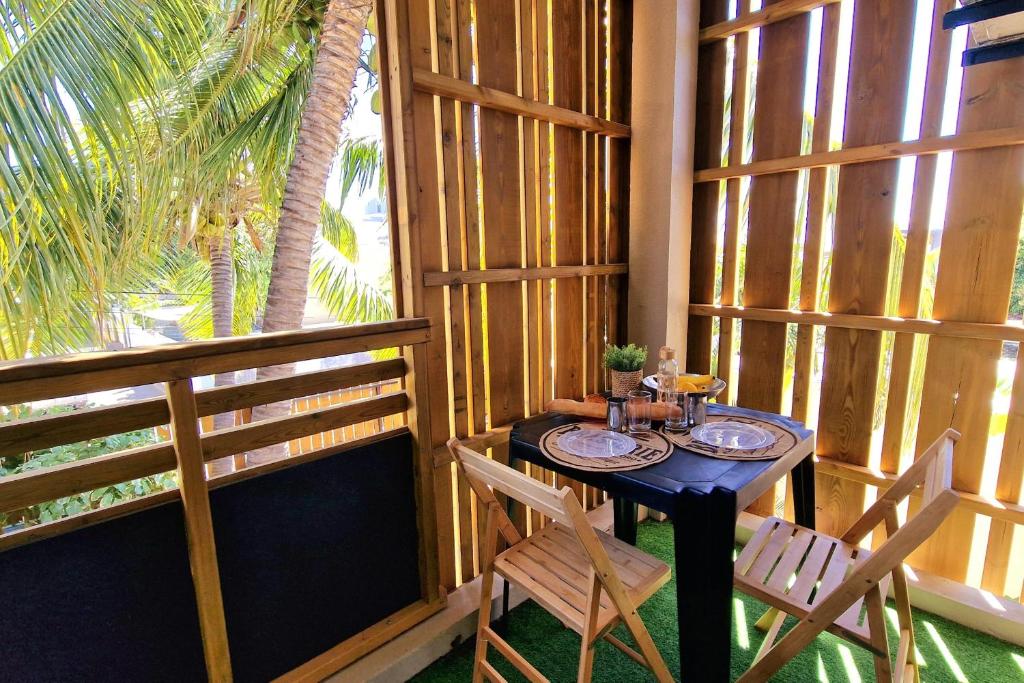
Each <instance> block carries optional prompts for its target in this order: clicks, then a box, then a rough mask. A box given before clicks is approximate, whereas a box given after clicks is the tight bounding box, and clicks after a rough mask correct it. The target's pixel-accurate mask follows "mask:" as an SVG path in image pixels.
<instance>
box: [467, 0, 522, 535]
mask: <svg viewBox="0 0 1024 683" xmlns="http://www.w3.org/2000/svg"><path fill="white" fill-rule="evenodd" d="M476 20H477V23H476V29H477V40H478V44H479V45H483V46H486V49H481V50H479V51H478V55H477V59H478V78H479V82H480V85H483V86H486V87H490V88H495V89H497V90H501V91H504V92H516V91H517V88H518V87H519V74H518V63H517V45H518V36H517V33H518V32H517V29H516V27H517V26H518V20H519V18H518V16H517V13H516V4H515V3H514V2H508V1H507V0H476ZM480 173H481V182H482V185H483V188H482V189H483V241H484V252H485V256H486V263H487V267H488V268H516V267H521V266H523V265H524V264H523V261H522V250H523V240H522V221H521V219H522V217H521V215H520V203H519V193H520V182H521V176H520V173H519V120H518V118H517V117H516V116H515V115H513V114H507V113H505V112H500V111H496V110H494V109H489V108H488V109H483V110H481V112H480ZM486 291H487V353H488V366H487V372H488V374H489V380H490V385H491V387H492V390H491V393H490V406H489V408H490V423H491V425H492V426H499V425H506V424H509V423H510V422H514V421H515V420H518V419H520V418H522V417H523V414H524V413H523V405H524V390H525V387H524V384H523V381H524V379H523V378H524V372H523V286H522V285H521V284H520V283H518V282H495V283H490V284H488V285H487V290H486ZM492 456H493V457H494V459H495V460H499V461H501V462H503V463H506V464H507V463H508V444H507V443H506V444H502V445H500V446H496V447H494V448H493V449H492ZM521 511H522V507H521V506H516V512H517V514H519V513H520V512H521ZM521 521H522V520H520V522H521ZM520 526H522V525H520ZM524 529H525V527H524Z"/></svg>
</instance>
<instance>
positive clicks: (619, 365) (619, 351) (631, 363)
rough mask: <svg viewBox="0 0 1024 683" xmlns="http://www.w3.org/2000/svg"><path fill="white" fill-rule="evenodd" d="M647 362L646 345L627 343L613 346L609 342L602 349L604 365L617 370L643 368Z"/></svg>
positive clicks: (624, 370)
mask: <svg viewBox="0 0 1024 683" xmlns="http://www.w3.org/2000/svg"><path fill="white" fill-rule="evenodd" d="M646 362H647V347H646V346H637V345H636V344H629V345H627V346H615V345H614V344H609V345H608V347H607V348H606V349H605V351H604V366H605V367H606V368H608V369H609V370H616V371H618V372H636V371H637V370H643V367H644V364H645V363H646Z"/></svg>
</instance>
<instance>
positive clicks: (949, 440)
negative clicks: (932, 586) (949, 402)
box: [843, 429, 960, 543]
mask: <svg viewBox="0 0 1024 683" xmlns="http://www.w3.org/2000/svg"><path fill="white" fill-rule="evenodd" d="M959 439H960V434H959V432H957V431H956V430H954V429H947V430H946V431H945V432H944V433H943V434H942V435H941V436H940V437H939V438H938V439H936V440H935V441H933V442H932V443H931V445H929V446H928V448H926V449H925V450H924V452H923V453H922V454H921V457H919V458H918V459H917V460H916V461H915V462H914V464H913V465H911V466H910V467H909V468H907V471H906V472H904V473H903V474H902V475H900V477H899V478H898V479H897V480H896V481H894V482H893V484H892V486H890V487H889V488H888V490H886V492H885V493H884V494H882V495H881V496H880V497H879V498H878V500H876V501H875V503H874V504H873V505H872V506H871V507H870V508H868V509H867V511H866V512H865V513H864V514H863V515H862V516H861V518H860V519H858V520H857V521H856V522H855V523H854V524H853V526H851V527H850V529H849V531H847V532H846V534H845V535H844V536H843V540H844V541H846V542H848V543H859V542H860V541H861V539H863V538H864V536H866V535H867V534H868V533H869V532H870V531H871V530H872V529H874V528H875V527H876V526H878V525H879V524H881V523H883V522H884V523H885V524H886V529H887V532H888V534H889V535H890V536H892V535H893V534H894V533H895V532H896V530H897V528H898V526H896V525H895V512H894V511H895V508H896V506H897V505H899V504H900V503H902V502H903V501H904V500H905V499H906V498H907V496H909V495H910V494H912V493H913V492H914V491H915V490H916V489H917V487H918V486H922V503H921V506H920V507H919V508H918V511H917V514H918V515H924V514H931V512H934V511H935V507H934V505H935V503H936V500H937V499H938V498H939V497H940V496H941V495H942V494H943V493H945V492H948V493H950V494H952V495H954V496H955V495H956V492H954V491H953V449H954V447H955V446H956V442H957V441H958V440H959ZM922 542H923V539H922Z"/></svg>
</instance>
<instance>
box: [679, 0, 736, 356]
mask: <svg viewBox="0 0 1024 683" xmlns="http://www.w3.org/2000/svg"><path fill="white" fill-rule="evenodd" d="M728 18H729V14H728V3H727V2H724V1H723V0H702V1H701V4H700V21H701V28H707V27H708V26H712V25H714V24H718V23H720V22H723V21H725V20H726V19H728ZM725 47H726V46H725V43H724V42H723V41H719V42H715V43H708V44H706V45H702V46H701V47H700V50H699V53H698V57H697V109H696V118H695V121H696V134H695V138H694V164H695V165H696V167H697V168H713V167H715V166H720V165H721V163H722V133H723V130H722V122H723V118H722V117H723V115H724V112H725V78H726V73H725V65H726V50H725ZM718 199H719V183H701V184H699V185H696V186H694V188H693V235H692V237H691V239H690V301H693V302H704V303H714V301H713V300H714V296H715V249H716V247H717V243H718ZM687 329H688V330H689V331H688V333H687V337H686V369H687V370H689V371H690V372H701V373H706V372H710V371H711V343H712V342H711V329H712V324H711V318H706V317H702V316H693V315H691V316H690V319H689V321H688V323H687Z"/></svg>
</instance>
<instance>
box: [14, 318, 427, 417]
mask: <svg viewBox="0 0 1024 683" xmlns="http://www.w3.org/2000/svg"><path fill="white" fill-rule="evenodd" d="M398 322H401V323H409V322H415V323H416V325H415V326H414V327H408V328H406V327H405V326H404V325H403V326H397V327H392V324H393V323H398ZM424 325H426V326H424ZM380 326H383V327H380ZM366 328H370V330H369V331H371V333H368V330H367V329H366ZM352 329H354V330H356V331H357V333H351V334H349V333H344V334H338V333H339V332H342V331H345V330H347V328H345V327H335V328H332V329H331V330H330V332H331V333H332V334H333V336H332V335H324V336H326V337H327V338H317V337H319V336H320V335H314V336H313V338H314V339H315V341H306V342H303V343H287V344H275V345H273V346H269V347H262V346H259V345H258V344H257V348H246V347H245V345H240V344H238V342H239V341H247V342H250V343H252V342H254V341H255V340H259V339H260V337H259V336H256V337H251V338H243V339H242V340H235V339H223V340H216V341H214V342H190V343H189V344H185V345H174V346H176V347H178V350H179V351H180V353H178V354H174V353H168V352H167V351H166V350H165V349H164V347H161V346H157V347H153V348H148V349H131V350H128V351H119V352H116V353H113V354H106V353H104V354H91V353H85V354H77V355H75V356H71V357H69V358H67V359H63V360H57V359H55V360H53V361H38V362H37V361H15V362H14V363H13V364H11V365H8V366H4V367H0V397H3V398H2V399H0V400H2V401H3V404H2V405H10V404H15V403H24V402H27V401H38V400H43V399H50V398H57V397H60V396H73V395H76V394H83V393H88V392H91V391H103V390H106V389H117V388H122V387H132V386H139V385H143V384H152V383H155V382H164V381H168V380H172V379H176V378H183V377H195V376H198V375H210V374H214V373H218V372H231V371H233V370H243V369H247V368H260V367H267V366H271V365H282V364H285V363H295V362H297V361H301V360H307V359H310V358H328V357H331V356H341V355H345V354H348V353H358V352H363V351H374V350H377V349H386V348H391V347H400V346H408V345H410V344H422V343H425V342H427V341H429V340H430V328H429V322H427V321H425V319H422V318H420V319H415V320H413V319H408V320H401V321H392V323H373V324H371V325H356V326H352ZM307 332H312V331H302V332H286V333H283V334H284V335H286V336H285V339H288V337H287V335H302V336H300V337H296V339H307V340H308V339H309V337H306V336H305V335H306V334H307ZM315 332H323V331H321V330H316V331H315ZM267 336H272V335H267ZM191 344H199V345H203V346H207V345H213V346H212V348H213V349H214V350H216V349H217V348H218V346H217V345H219V344H223V346H222V347H219V348H221V349H222V351H223V352H222V353H216V352H211V353H202V354H198V355H193V356H190V355H189V354H188V351H189V350H190V345H191ZM239 346H241V347H242V348H239ZM182 347H184V348H182ZM139 352H142V353H139ZM119 353H123V354H126V355H128V356H130V357H129V358H127V359H125V360H126V361H128V362H127V363H126V362H124V361H122V360H120V359H118V358H117V355H118V354H119ZM97 355H99V356H102V358H96V357H95V356H97ZM22 363H24V364H25V365H22ZM32 368H39V369H40V370H41V371H42V373H41V374H40V376H39V377H34V378H33V377H31V370H32Z"/></svg>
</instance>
